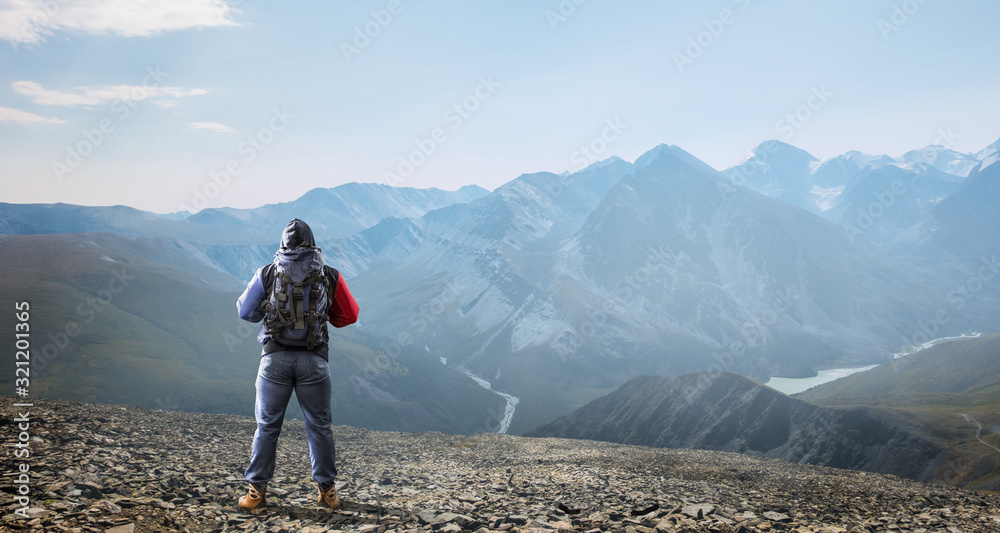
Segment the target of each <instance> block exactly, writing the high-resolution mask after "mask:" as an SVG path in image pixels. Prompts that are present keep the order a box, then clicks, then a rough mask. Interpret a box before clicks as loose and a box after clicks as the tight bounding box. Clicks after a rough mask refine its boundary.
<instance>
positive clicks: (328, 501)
mask: <svg viewBox="0 0 1000 533" xmlns="http://www.w3.org/2000/svg"><path fill="white" fill-rule="evenodd" d="M319 508H320V509H323V510H325V511H327V512H330V511H334V510H336V509H340V497H338V496H337V484H336V483H331V484H330V488H328V489H326V490H323V485H320V486H319Z"/></svg>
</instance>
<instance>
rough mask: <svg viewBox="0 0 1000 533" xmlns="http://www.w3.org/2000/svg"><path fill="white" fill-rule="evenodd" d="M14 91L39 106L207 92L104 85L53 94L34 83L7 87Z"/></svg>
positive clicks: (202, 90) (191, 94) (206, 91)
mask: <svg viewBox="0 0 1000 533" xmlns="http://www.w3.org/2000/svg"><path fill="white" fill-rule="evenodd" d="M10 86H11V88H12V89H14V91H15V92H17V93H18V94H20V95H22V96H26V97H28V98H30V99H31V101H32V102H33V103H35V104H38V105H61V106H74V105H80V106H96V105H101V104H105V103H108V102H112V101H114V100H128V101H139V100H146V99H148V98H157V97H163V96H172V97H180V96H197V95H202V94H207V93H208V89H182V88H180V87H156V86H144V85H105V86H102V87H75V88H74V89H73V90H72V91H69V92H65V91H54V90H50V89H46V88H45V87H42V84H40V83H38V82H34V81H26V80H22V81H15V82H13V83H11V84H10Z"/></svg>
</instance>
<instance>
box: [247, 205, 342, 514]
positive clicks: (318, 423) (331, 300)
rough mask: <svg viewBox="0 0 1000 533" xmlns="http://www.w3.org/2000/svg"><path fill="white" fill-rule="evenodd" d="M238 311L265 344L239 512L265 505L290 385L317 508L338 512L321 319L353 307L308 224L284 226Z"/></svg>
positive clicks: (337, 323)
mask: <svg viewBox="0 0 1000 533" xmlns="http://www.w3.org/2000/svg"><path fill="white" fill-rule="evenodd" d="M236 309H237V311H238V312H239V315H240V318H242V319H243V320H248V321H250V322H258V321H260V320H263V321H264V322H263V324H261V327H260V332H259V333H258V335H257V340H258V341H259V342H260V343H261V344H263V345H264V348H263V350H262V354H261V358H260V368H259V369H258V371H257V380H256V387H257V399H256V402H255V403H254V415H255V417H256V419H257V431H256V432H254V435H253V446H252V447H251V449H250V466H249V467H247V470H246V480H247V481H248V482H249V483H250V488H249V490H248V491H247V494H246V496H242V497H241V498H240V500H239V507H240V509H242V510H245V511H249V512H251V513H253V514H260V513H263V512H265V511H266V510H267V501H266V499H265V493H266V492H267V484H268V482H270V481H271V478H272V477H273V476H274V467H275V453H276V451H277V445H278V435H280V434H281V423H282V422H283V421H284V418H285V408H286V407H287V406H288V400H289V399H290V398H291V396H292V391H293V390H294V391H295V398H296V399H297V400H298V402H299V406H300V407H301V408H302V416H303V418H305V424H306V437H307V439H308V441H309V459H310V462H311V464H312V475H313V480H315V481H316V483H317V484H318V485H319V506H320V508H321V509H324V510H326V511H328V512H329V511H333V510H334V509H338V508H339V507H340V498H339V497H338V496H337V489H336V487H335V485H334V478H336V476H337V467H336V465H335V464H334V463H335V459H336V457H335V456H336V451H335V449H334V442H333V430H331V429H330V424H331V423H332V414H331V406H330V387H331V380H330V369H329V367H328V366H327V362H328V360H329V355H328V351H329V345H328V344H329V337H328V335H327V328H326V323H327V321H329V322H330V323H331V324H333V326H334V327H337V328H342V327H344V326H347V325H350V324H353V323H354V322H356V321H357V320H358V304H357V302H355V301H354V297H353V296H351V291H350V290H348V288H347V283H345V282H344V278H343V277H342V276H341V275H340V272H337V270H336V269H334V268H331V267H329V266H327V265H325V264H324V262H323V253H322V251H321V250H320V249H319V248H318V247H317V246H316V241H315V239H314V238H313V233H312V230H311V229H310V228H309V226H308V225H307V224H306V223H305V222H303V221H301V220H299V219H297V218H296V219H293V220H292V221H291V222H289V223H288V225H287V226H285V230H284V232H283V233H282V235H281V248H280V249H278V252H277V253H275V254H274V261H273V262H272V263H271V264H268V265H265V266H263V267H261V268H259V269H257V272H256V273H254V276H253V279H252V280H250V283H249V284H248V285H247V288H246V290H245V291H243V295H242V296H240V299H239V300H238V301H237V302H236Z"/></svg>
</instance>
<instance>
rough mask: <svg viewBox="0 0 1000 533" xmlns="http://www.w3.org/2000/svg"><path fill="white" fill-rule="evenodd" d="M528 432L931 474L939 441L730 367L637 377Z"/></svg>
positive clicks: (939, 457) (939, 456)
mask: <svg viewBox="0 0 1000 533" xmlns="http://www.w3.org/2000/svg"><path fill="white" fill-rule="evenodd" d="M529 435H530V436H538V437H562V438H577V439H593V440H601V441H607V442H618V443H624V444H638V445H644V446H657V447H666V448H697V449H706V450H721V451H729V452H738V453H744V454H749V455H757V456H762V457H773V458H777V459H782V460H785V461H790V462H795V463H809V464H815V465H821V466H830V467H836V468H848V469H852V470H865V471H869V472H881V473H888V474H894V475H898V476H903V477H908V478H911V479H917V480H923V481H930V480H934V479H935V472H936V470H937V469H939V468H941V467H942V466H943V463H942V461H944V460H945V457H946V454H947V450H945V449H943V448H941V447H939V446H938V445H936V444H934V443H932V442H930V441H928V440H926V439H924V438H922V437H920V436H918V435H916V434H914V433H912V432H910V431H908V430H906V429H904V428H902V427H899V426H896V425H894V424H892V423H891V422H889V421H887V420H885V419H883V418H882V417H880V416H879V414H878V413H877V411H874V410H871V409H867V408H864V407H857V408H851V409H836V408H825V407H818V406H816V405H813V404H810V403H806V402H804V401H801V400H796V399H794V398H791V397H789V396H786V395H784V394H782V393H780V392H778V391H776V390H774V389H771V388H770V387H767V386H764V385H761V384H760V383H757V382H755V381H753V380H750V379H748V378H745V377H743V376H740V375H738V374H733V373H730V372H721V371H708V372H698V373H694V374H688V375H685V376H679V377H662V376H640V377H638V378H635V379H633V380H631V381H629V382H628V383H626V384H624V385H622V386H621V388H619V389H618V390H617V391H615V392H613V393H611V394H609V395H607V396H604V397H602V398H598V399H597V400H594V401H592V402H590V403H589V404H587V405H585V406H583V407H581V408H580V409H578V410H577V411H575V412H574V413H572V414H570V415H568V416H565V417H562V418H560V419H558V420H556V421H554V422H552V423H549V424H547V425H544V426H542V427H540V428H538V429H536V430H534V431H532V432H531V433H529Z"/></svg>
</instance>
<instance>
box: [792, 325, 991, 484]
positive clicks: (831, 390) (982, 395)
mask: <svg viewBox="0 0 1000 533" xmlns="http://www.w3.org/2000/svg"><path fill="white" fill-rule="evenodd" d="M796 397H798V398H800V399H803V400H806V401H809V402H812V403H815V404H819V405H826V406H850V405H867V406H872V407H876V408H878V409H879V410H880V411H881V412H882V413H884V414H885V416H887V417H889V418H891V419H894V420H895V421H898V422H901V423H905V424H907V425H908V426H910V427H912V428H913V429H914V430H916V431H918V432H920V433H921V434H923V435H925V436H927V437H928V438H931V439H933V440H936V441H937V442H939V443H942V444H944V445H946V446H948V447H949V448H950V449H951V450H953V451H954V452H956V458H955V459H953V460H952V461H951V462H950V463H949V464H947V465H943V466H942V469H941V471H942V476H941V477H942V479H943V480H945V481H947V482H949V483H952V484H956V485H967V486H971V487H974V488H983V489H989V490H998V489H1000V335H992V336H988V337H981V338H974V339H961V340H955V341H950V342H946V343H943V344H938V345H936V346H933V347H931V348H929V349H926V350H923V351H920V352H917V353H914V354H911V355H908V356H906V357H902V358H899V359H895V360H893V361H891V362H889V363H886V364H883V365H880V366H878V367H876V368H873V369H871V370H868V371H866V372H860V373H857V374H853V375H850V376H847V377H844V378H841V379H838V380H836V381H833V382H830V383H827V384H824V385H820V386H818V387H814V388H812V389H810V390H808V391H805V392H802V393H800V394H798V395H796Z"/></svg>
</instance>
